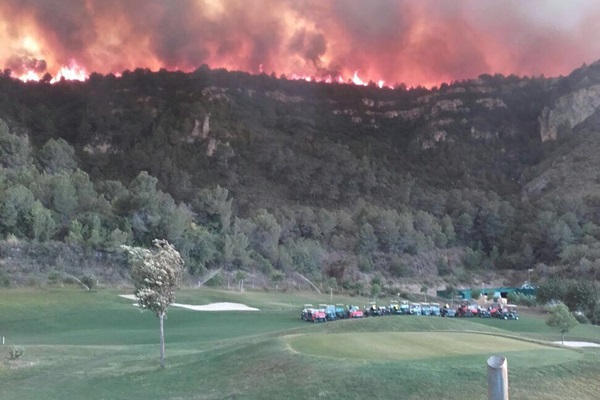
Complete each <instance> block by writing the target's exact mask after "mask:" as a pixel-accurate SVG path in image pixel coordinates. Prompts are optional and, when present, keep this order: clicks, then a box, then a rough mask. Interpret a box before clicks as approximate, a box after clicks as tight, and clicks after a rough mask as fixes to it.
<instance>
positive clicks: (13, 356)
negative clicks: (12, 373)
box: [8, 345, 25, 360]
mask: <svg viewBox="0 0 600 400" xmlns="http://www.w3.org/2000/svg"><path fill="white" fill-rule="evenodd" d="M24 351H25V350H24V349H23V347H21V346H15V345H13V346H12V347H11V348H10V349H9V350H8V359H9V360H18V359H19V358H21V356H22V355H23V353H24Z"/></svg>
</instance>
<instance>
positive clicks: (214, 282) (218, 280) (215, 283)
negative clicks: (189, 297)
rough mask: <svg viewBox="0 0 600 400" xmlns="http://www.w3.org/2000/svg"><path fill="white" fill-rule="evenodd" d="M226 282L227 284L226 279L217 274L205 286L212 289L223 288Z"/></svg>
mask: <svg viewBox="0 0 600 400" xmlns="http://www.w3.org/2000/svg"><path fill="white" fill-rule="evenodd" d="M224 282H225V279H223V275H222V274H221V273H220V272H219V273H218V274H216V275H215V276H213V277H212V278H210V279H209V280H208V281H207V282H206V283H205V285H206V286H210V287H219V286H223V283H224Z"/></svg>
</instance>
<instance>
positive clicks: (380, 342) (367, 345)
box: [287, 332, 566, 361]
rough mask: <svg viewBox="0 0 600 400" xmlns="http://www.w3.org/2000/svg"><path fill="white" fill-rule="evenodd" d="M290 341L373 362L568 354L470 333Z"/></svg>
mask: <svg viewBox="0 0 600 400" xmlns="http://www.w3.org/2000/svg"><path fill="white" fill-rule="evenodd" d="M287 340H288V345H289V346H290V348H291V349H292V350H294V351H296V352H298V353H304V354H309V355H315V356H321V357H332V358H349V359H363V360H370V361H373V360H383V361H389V360H418V359H426V358H440V357H453V356H464V355H475V354H490V355H491V354H495V353H498V352H502V353H503V354H505V353H509V352H516V351H532V350H533V351H535V350H549V349H551V350H553V351H556V352H563V351H564V350H561V349H558V348H556V349H555V348H552V347H550V346H544V345H542V344H538V343H534V342H530V341H525V340H518V339H512V338H508V337H503V336H496V335H486V334H478V333H466V332H367V333H365V332H362V333H337V334H328V335H319V334H316V335H303V336H291V337H288V338H287ZM565 353H566V352H565Z"/></svg>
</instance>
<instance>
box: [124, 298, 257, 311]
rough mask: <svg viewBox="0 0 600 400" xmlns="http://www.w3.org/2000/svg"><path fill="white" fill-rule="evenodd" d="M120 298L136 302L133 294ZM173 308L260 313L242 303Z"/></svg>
mask: <svg viewBox="0 0 600 400" xmlns="http://www.w3.org/2000/svg"><path fill="white" fill-rule="evenodd" d="M119 297H123V298H125V299H129V300H135V299H136V298H135V296H134V295H132V294H120V295H119ZM171 306H173V307H181V308H185V309H188V310H193V311H260V310H259V309H258V308H254V307H248V306H247V305H245V304H241V303H227V302H223V303H211V304H205V305H202V306H198V305H193V304H181V303H173V304H171Z"/></svg>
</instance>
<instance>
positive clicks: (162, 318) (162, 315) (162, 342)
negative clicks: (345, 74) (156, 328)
mask: <svg viewBox="0 0 600 400" xmlns="http://www.w3.org/2000/svg"><path fill="white" fill-rule="evenodd" d="M158 320H159V321H160V367H161V368H164V367H165V330H164V322H165V313H164V312H161V313H160V314H159V316H158Z"/></svg>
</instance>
